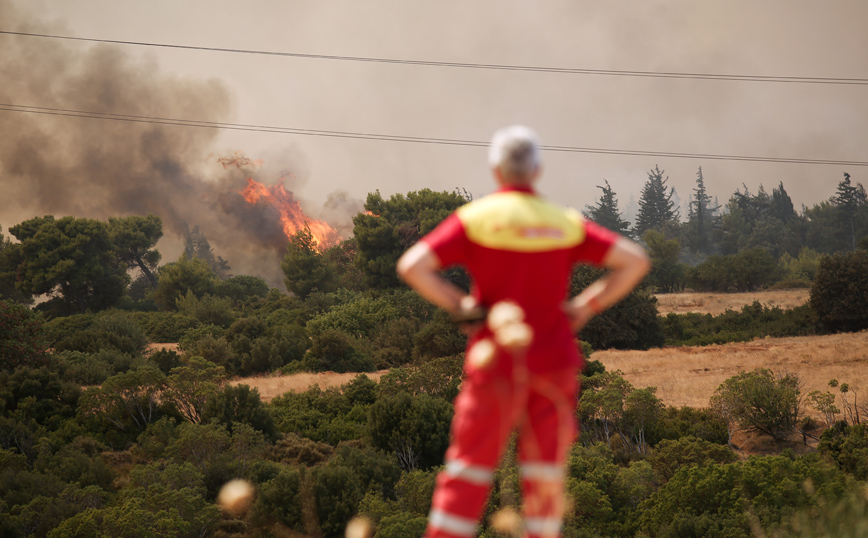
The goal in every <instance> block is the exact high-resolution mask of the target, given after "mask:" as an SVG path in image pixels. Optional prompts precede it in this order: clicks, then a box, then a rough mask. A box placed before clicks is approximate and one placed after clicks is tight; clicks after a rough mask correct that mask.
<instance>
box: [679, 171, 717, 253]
mask: <svg viewBox="0 0 868 538" xmlns="http://www.w3.org/2000/svg"><path fill="white" fill-rule="evenodd" d="M693 193H694V194H693V196H692V197H691V199H690V209H689V211H690V213H689V214H688V217H687V230H688V235H689V241H690V246H691V247H692V248H693V250H694V251H696V252H708V250H709V244H708V243H709V235H710V234H711V231H712V228H713V227H714V220H715V219H716V213H717V211H718V210H719V209H720V206H718V205H717V204H716V203H713V202H712V201H711V197H710V196H709V195H708V192H707V191H706V190H705V182H704V181H703V178H702V167H701V166H700V167H699V171H698V172H697V173H696V188H695V189H693Z"/></svg>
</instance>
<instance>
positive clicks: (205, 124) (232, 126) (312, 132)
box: [0, 103, 868, 166]
mask: <svg viewBox="0 0 868 538" xmlns="http://www.w3.org/2000/svg"><path fill="white" fill-rule="evenodd" d="M0 110H4V111H7V112H19V113H29V114H42V115H50V116H66V117H73V118H85V119H100V120H112V121H124V122H132V123H146V124H156V125H174V126H181V127H200V128H207V129H225V130H234V131H254V132H262V133H278V134H296V135H305V136H324V137H332V138H352V139H360V140H381V141H387V142H409V143H416V144H438V145H449V146H470V147H487V146H488V144H489V143H488V142H486V141H480V140H461V139H452V138H434V137H427V136H404V135H391V134H382V133H363V132H352V131H328V130H322V129H304V128H298V127H280V126H268V125H252V124H243V123H227V122H218V121H205V120H195V119H183V118H162V117H157V116H137V115H132V114H114V113H108V112H97V111H89V110H74V109H67V108H51V107H38V106H28V105H16V104H12V103H0ZM540 148H541V149H542V150H544V151H553V152H564V153H593V154H602V155H629V156H639V157H667V158H677V159H707V160H720V161H745V162H767V163H784V164H815V165H834V166H868V161H845V160H838V159H799V158H784V157H763V156H758V155H721V154H713V153H678V152H665V151H645V150H630V149H615V148H589V147H579V146H554V145H542V146H540Z"/></svg>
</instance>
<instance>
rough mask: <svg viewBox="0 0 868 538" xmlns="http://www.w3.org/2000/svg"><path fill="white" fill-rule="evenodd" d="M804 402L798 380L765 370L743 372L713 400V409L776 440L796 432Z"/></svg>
mask: <svg viewBox="0 0 868 538" xmlns="http://www.w3.org/2000/svg"><path fill="white" fill-rule="evenodd" d="M801 402H802V400H801V396H800V389H799V378H798V376H796V375H795V374H786V375H783V376H775V375H774V374H773V373H772V372H771V370H767V369H765V368H757V369H756V370H753V371H751V372H739V374H738V375H736V376H733V377H730V378H729V379H727V380H726V381H724V382H723V383H721V384H720V386H719V387H718V388H717V390H715V391H714V394H713V395H712V397H711V406H712V407H713V408H716V409H720V410H721V412H722V413H724V414H725V415H727V416H728V418H729V420H731V421H733V422H735V423H737V424H738V425H739V426H740V427H742V428H745V429H747V430H753V431H759V432H761V433H764V434H766V435H769V436H771V437H772V438H773V439H775V440H781V439H784V438H786V436H787V435H788V434H789V433H790V432H792V431H793V430H795V429H796V427H797V425H798V423H799V418H800V417H801Z"/></svg>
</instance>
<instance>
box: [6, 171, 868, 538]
mask: <svg viewBox="0 0 868 538" xmlns="http://www.w3.org/2000/svg"><path fill="white" fill-rule="evenodd" d="M845 179H846V181H845V182H842V184H840V185H839V190H838V193H837V194H836V196H835V197H833V198H832V199H830V201H828V202H824V203H823V204H820V205H818V206H815V207H814V208H811V209H806V210H804V211H803V214H802V215H799V214H797V213H796V212H795V210H794V209H793V207H792V202H791V201H790V200H789V197H788V196H787V194H786V191H785V190H784V188H783V184H780V185H779V186H778V187H777V188H775V189H774V190H773V191H772V193H771V194H770V195H769V194H766V193H765V191H764V190H763V189H762V188H760V189H759V191H758V192H757V194H750V193H748V191H747V189H746V188H745V191H744V192H743V193H742V192H736V193H735V194H734V195H733V197H732V198H731V199H730V200H729V202H728V203H727V204H726V207H725V209H724V210H723V212H722V213H721V212H720V211H721V210H720V207H719V205H718V204H717V203H716V202H715V201H712V199H711V197H710V196H709V195H708V194H707V192H706V190H705V183H704V178H703V177H702V173H701V170H700V173H699V174H698V175H697V188H696V189H695V190H694V196H693V197H691V200H690V205H689V208H690V209H689V211H688V215H687V222H685V223H681V222H679V219H678V212H677V208H676V207H675V206H674V205H673V204H672V202H673V200H674V199H675V198H674V191H673V190H672V189H670V188H667V187H666V185H665V182H666V179H665V176H664V172H663V171H661V170H659V169H658V168H656V167H655V169H654V170H652V172H651V173H650V174H649V182H651V184H650V185H649V187H648V188H647V189H646V190H645V191H643V198H642V200H641V201H640V204H641V205H643V206H647V207H645V208H644V209H643V212H642V213H641V214H642V218H641V226H637V227H636V230H635V232H636V233H637V235H638V234H639V233H641V234H642V238H641V239H642V240H644V241H645V242H646V243H647V246H648V247H649V251H650V252H651V255H652V257H653V258H654V260H655V272H654V274H652V275H651V277H650V278H649V279H648V281H647V282H645V283H644V284H643V286H641V287H640V289H639V290H637V291H636V292H635V293H633V294H631V295H630V296H629V297H628V298H626V299H625V300H624V301H623V302H622V303H620V304H619V305H618V306H617V307H615V308H613V309H611V310H610V311H607V312H606V313H605V314H603V315H602V316H599V317H598V318H595V319H594V320H593V321H592V322H591V323H590V324H589V325H588V326H587V327H586V328H585V330H584V331H583V337H584V339H585V340H586V342H585V343H584V345H583V349H584V351H585V355H586V356H588V355H590V354H591V353H592V350H593V349H607V348H620V349H647V348H649V347H656V346H661V345H664V344H668V345H705V344H711V343H723V342H729V341H740V340H749V339H752V338H756V337H764V336H791V335H804V334H818V333H821V332H823V331H827V330H843V329H853V328H860V327H861V325H859V323H861V322H860V321H858V320H860V319H862V318H860V317H859V315H860V312H862V310H864V304H866V303H868V300H866V301H860V300H859V298H860V297H861V295H859V293H860V292H861V290H862V289H863V288H864V289H868V284H866V285H865V286H861V287H860V284H859V282H861V280H858V279H859V278H861V277H860V276H859V274H865V273H866V271H865V270H863V268H862V266H861V265H859V264H861V263H862V261H861V260H862V258H861V257H860V256H862V255H861V254H858V253H857V254H852V255H847V256H843V255H835V256H832V257H821V253H829V252H831V249H833V247H834V245H837V244H838V243H840V244H841V245H843V246H842V248H852V247H853V246H854V245H859V244H860V241H862V239H860V238H863V239H864V236H865V234H866V232H868V228H866V227H865V226H866V224H865V223H866V221H865V202H864V196H862V194H860V193H861V192H863V191H860V186H859V185H853V184H852V183H850V182H849V176H846V178H845ZM601 189H602V191H603V197H602V198H601V200H600V202H599V203H598V204H596V205H595V206H589V208H588V209H589V212H590V213H591V216H592V217H594V218H596V219H599V220H600V221H605V222H603V224H604V225H608V226H612V227H614V228H618V229H619V230H620V231H629V230H628V229H627V221H626V220H624V219H622V218H621V216H620V214H619V213H618V211H617V199H616V196H615V193H614V191H612V189H611V187H610V186H609V184H608V183H606V184H605V186H604V187H601ZM466 201H467V199H466V197H465V196H463V195H460V194H458V193H436V192H432V191H429V190H423V191H418V192H412V193H408V194H407V195H406V196H404V195H395V196H392V197H391V198H389V199H384V198H383V197H382V196H380V195H379V193H375V194H371V195H370V196H369V197H368V200H367V203H366V209H367V211H368V213H366V214H360V215H358V216H357V217H356V218H355V224H356V230H355V231H356V233H355V238H354V239H350V240H347V241H343V242H342V243H340V244H338V245H336V246H333V247H331V248H328V249H324V250H321V249H319V248H318V245H315V244H314V243H313V242H312V238H311V237H310V234H309V233H308V232H307V231H306V230H302V231H301V232H300V233H299V234H297V235H296V236H295V237H293V238H292V239H291V240H290V241H288V246H287V251H286V255H285V257H284V259H283V263H282V269H283V272H284V276H285V285H286V287H287V289H288V290H290V292H292V293H290V294H287V293H283V292H281V291H280V290H277V289H269V286H268V285H267V284H266V282H264V281H263V280H262V279H259V278H256V277H252V276H247V275H237V276H230V275H229V264H228V261H227V260H225V259H223V258H221V257H220V256H218V255H217V254H216V253H214V252H213V249H212V248H211V247H210V245H209V243H208V241H207V239H206V238H205V236H204V234H203V233H202V231H201V230H199V228H198V227H195V226H194V227H193V228H192V229H191V230H189V231H188V233H187V236H186V245H185V247H186V248H185V252H184V254H183V255H182V256H181V257H180V259H178V260H176V261H174V262H171V263H168V264H165V265H162V266H159V262H160V260H161V257H160V255H159V252H157V250H156V249H155V244H156V241H157V240H158V239H159V238H160V236H161V235H162V223H161V222H160V219H159V218H157V217H155V216H152V215H151V216H147V217H124V218H112V219H109V221H108V222H107V223H105V222H100V221H96V220H92V219H77V218H72V217H64V218H60V219H55V218H54V217H51V216H46V217H40V218H35V219H30V220H28V221H25V222H23V223H21V224H19V225H17V226H13V227H12V228H11V229H10V232H11V233H12V235H13V236H15V237H16V238H17V239H18V240H19V242H18V243H12V242H11V241H9V240H6V239H4V238H3V237H0V295H2V298H0V536H4V537H7V536H8V537H12V538H19V537H21V538H23V537H57V538H61V537H69V536H72V537H78V536H81V537H99V538H102V537H105V536H121V537H124V536H130V537H134V536H135V537H137V538H139V537H148V536H154V537H156V536H159V537H204V536H212V537H220V538H228V537H238V538H241V537H251V538H253V537H257V538H264V537H266V536H274V537H278V536H299V535H303V536H314V537H321V538H331V537H339V536H343V532H344V527H345V525H346V523H347V521H348V520H349V518H351V517H352V516H354V515H356V514H363V515H365V516H367V517H368V518H370V520H371V521H372V522H373V523H374V525H375V529H376V535H375V536H376V537H377V538H388V537H412V536H421V534H422V532H423V530H424V527H425V524H426V517H427V512H428V510H429V508H430V501H431V493H432V491H433V487H434V481H435V476H436V473H437V471H438V470H439V468H440V465H441V463H442V459H443V453H444V451H445V449H446V446H447V442H448V435H449V422H450V419H451V417H452V401H453V400H454V398H455V397H456V395H457V393H458V390H459V386H460V383H461V378H462V364H463V359H464V356H463V349H464V344H465V337H464V335H462V334H461V333H460V332H459V331H458V330H457V329H456V328H455V326H454V325H453V324H452V323H450V322H449V320H448V318H447V317H446V316H445V315H444V314H443V313H442V312H441V311H439V310H437V309H436V308H434V307H432V306H431V305H429V304H428V303H427V302H426V301H424V300H423V299H421V298H420V297H419V296H418V295H417V294H415V293H414V292H412V291H409V290H407V289H406V287H403V286H402V285H400V284H399V283H398V282H397V280H396V278H395V274H394V262H395V260H396V259H397V257H398V256H400V254H401V253H402V252H403V251H404V250H405V249H406V248H407V247H408V246H410V245H411V244H413V243H414V242H415V241H417V240H418V239H419V237H421V236H422V235H423V234H424V233H426V232H428V231H430V230H431V229H433V228H434V227H435V226H436V225H437V224H438V223H439V222H441V221H442V219H443V218H445V217H446V216H447V215H448V214H449V213H450V212H451V211H452V210H454V209H455V208H456V207H458V206H460V205H461V204H463V203H465V202H466ZM640 228H641V229H640ZM841 230H845V231H847V232H848V233H847V234H843V235H842V237H843V239H841V240H838V239H833V238H834V237H835V234H837V233H839V232H840V231H841ZM835 241H837V243H835ZM862 242H863V243H864V241H862ZM830 245H832V246H830ZM834 248H837V247H834ZM862 257H864V256H862ZM688 262H689V263H690V265H693V267H692V268H691V267H688ZM131 271H132V273H130V272H131ZM854 271H855V272H854ZM860 271H861V273H859V272H860ZM137 273H138V274H137ZM857 273H859V274H857ZM601 274H602V273H601V272H600V271H597V270H594V269H591V268H587V267H583V268H579V269H577V271H576V272H575V274H574V275H573V278H572V282H571V293H578V292H579V291H580V290H581V289H583V288H584V287H585V286H587V285H588V284H589V283H590V282H591V281H593V280H594V279H596V278H598V277H599V276H600V275H601ZM131 275H136V278H131ZM854 275H856V276H854ZM446 276H447V277H448V278H450V279H452V280H453V281H454V282H456V283H457V284H459V285H462V286H466V285H467V284H468V282H467V277H466V275H464V274H463V273H461V272H460V271H454V270H453V271H450V272H447V273H446ZM781 279H785V280H789V281H801V282H808V285H810V281H811V280H813V281H814V284H813V286H814V288H813V289H812V302H811V305H810V306H804V307H799V308H795V309H792V310H781V309H779V308H770V307H767V306H763V305H760V304H758V303H754V304H753V305H748V306H745V307H744V308H742V309H741V310H740V311H738V312H736V311H727V312H725V313H723V314H721V315H718V316H710V315H699V314H686V315H675V314H670V315H668V316H665V317H664V316H659V315H658V313H657V304H656V299H655V298H654V296H653V294H652V293H651V292H652V291H653V290H655V289H656V290H657V291H658V292H659V291H677V290H680V289H682V288H684V287H685V286H693V287H696V288H702V289H713V288H715V287H717V288H719V289H724V290H739V289H755V288H761V287H767V286H770V285H773V284H774V282H776V281H780V280H781ZM852 282H856V284H851V283H852ZM848 285H849V286H851V287H848ZM852 286H856V287H852ZM43 294H49V295H47V297H50V299H49V300H47V301H44V302H42V303H41V304H39V306H38V307H37V309H36V310H38V311H41V312H34V311H33V310H31V309H29V308H27V307H26V306H22V304H25V305H26V304H28V302H29V301H31V297H32V296H33V295H43ZM860 309H861V310H860ZM839 312H846V314H839ZM854 312H855V314H854ZM836 316H837V317H836ZM853 320H857V321H855V322H854V321H853ZM156 342H172V343H175V342H177V343H178V345H179V347H178V349H177V350H174V349H171V350H162V351H153V350H149V349H148V347H147V344H148V343H156ZM588 344H590V345H588ZM375 370H388V372H387V373H384V374H382V375H381V377H380V380H379V382H375V381H373V380H372V379H370V378H368V377H367V376H366V375H364V374H359V375H357V376H356V377H355V378H354V379H352V381H350V382H349V383H347V384H345V385H343V386H341V387H337V388H320V387H319V386H316V385H314V386H313V387H311V388H309V389H308V390H305V391H302V392H287V393H285V394H283V395H282V396H279V397H276V398H274V399H273V400H271V401H268V402H266V401H263V399H262V398H261V396H260V394H259V392H258V391H257V390H255V389H253V388H251V387H250V386H248V385H247V384H245V383H243V382H239V381H238V380H237V376H249V375H258V374H268V373H272V372H282V373H292V372H317V371H336V372H372V371H375ZM582 386H583V398H582V400H581V405H580V407H579V409H578V410H577V414H576V420H577V422H578V423H579V424H580V425H581V429H582V432H583V434H582V437H581V439H580V442H579V443H576V444H575V445H574V446H573V448H572V450H571V452H570V455H569V458H568V467H567V468H568V479H567V489H568V493H569V496H570V499H571V507H572V508H571V510H569V511H568V514H567V518H566V521H565V527H564V535H565V536H569V537H575V538H579V537H624V538H626V537H637V538H638V537H642V538H650V537H674V536H721V537H748V536H751V535H752V533H754V532H756V529H763V530H764V532H766V533H767V534H768V535H774V536H778V535H780V536H786V535H799V534H797V532H803V531H801V530H798V529H806V528H808V526H810V527H811V528H813V529H819V530H817V533H819V534H822V532H823V529H831V528H833V527H834V526H835V525H839V526H842V525H843V523H842V522H848V521H858V518H859V517H864V514H865V513H866V511H868V502H866V501H865V497H864V496H860V493H859V492H860V488H864V487H865V481H866V480H868V466H866V464H865V462H866V461H868V435H866V429H865V425H864V424H861V423H860V422H862V421H864V418H862V419H861V420H860V413H861V416H862V417H864V416H865V413H866V410H865V409H864V404H863V403H862V402H861V400H858V405H857V400H856V395H855V394H854V393H853V392H852V391H851V390H850V387H849V386H848V385H847V384H846V383H838V381H837V380H832V381H831V382H830V389H833V391H834V392H832V391H826V392H823V393H821V392H819V391H814V392H812V393H810V394H808V395H802V394H801V393H800V386H799V382H798V379H797V378H795V377H794V376H792V375H788V374H786V373H785V372H771V371H768V370H758V371H753V372H743V373H741V374H739V375H738V376H735V377H733V378H731V379H728V380H726V381H725V382H724V383H722V384H721V385H720V387H719V388H718V391H717V393H716V395H715V398H714V399H713V401H712V403H713V405H712V406H711V407H710V408H707V409H692V408H673V407H667V406H666V405H664V404H663V402H662V401H661V400H660V398H659V397H658V395H657V389H656V388H655V387H634V386H632V385H631V384H630V383H629V382H627V381H626V380H625V379H624V377H623V375H622V374H621V373H620V372H610V371H606V369H605V368H604V367H603V365H602V364H600V363H599V362H597V361H593V360H591V361H590V362H589V364H588V368H587V369H586V371H585V373H584V377H583V379H582ZM860 396H861V394H860ZM806 404H807V405H809V406H811V407H812V408H813V409H814V410H815V411H817V412H818V413H820V414H821V415H822V416H823V420H824V422H825V425H826V426H827V427H828V429H827V430H826V431H825V432H824V433H823V434H822V439H821V441H820V445H819V450H818V451H817V452H815V453H808V454H806V455H803V456H796V455H795V454H794V453H793V452H792V451H784V452H783V453H781V454H780V455H776V456H757V457H752V458H750V459H747V460H744V459H743V458H740V457H738V455H737V453H736V452H734V451H733V449H732V448H731V447H730V446H729V445H730V443H731V442H732V434H733V432H734V430H735V429H736V428H744V429H754V430H758V431H760V432H764V433H766V434H768V435H770V436H771V437H773V438H778V439H784V438H789V436H790V435H793V434H794V432H802V433H803V434H805V435H807V433H808V426H809V424H808V423H806V422H805V421H804V420H803V417H804V415H805V408H804V405H806ZM516 460H517V455H516V452H515V447H514V446H512V447H510V449H509V450H508V451H507V454H506V456H505V457H504V460H503V464H502V466H501V468H500V469H498V471H497V473H496V480H495V485H494V489H493V492H492V495H491V498H490V499H489V504H488V507H487V509H486V513H485V518H484V520H483V521H482V524H481V526H480V536H484V537H485V538H493V536H494V535H495V533H494V530H493V529H492V528H491V526H490V521H491V517H492V516H493V514H494V513H495V511H496V510H497V509H499V508H502V507H520V503H521V501H520V493H519V492H520V480H519V477H518V471H517V463H516ZM232 478H244V479H247V480H249V481H250V482H252V483H253V484H254V486H255V488H256V492H257V495H256V499H255V502H254V504H253V506H252V508H251V510H250V511H249V512H248V513H247V514H236V515H231V514H228V513H223V512H221V510H220V509H219V508H218V506H217V505H216V495H217V492H218V491H219V488H220V486H221V485H222V484H223V483H225V482H226V481H227V480H230V479H232ZM833 510H834V511H836V512H834V514H837V515H834V514H832V512H831V511H833ZM803 514H809V515H810V518H809V519H808V520H805V519H804V518H803V517H802V515H803ZM800 517H802V519H800ZM846 518H851V519H849V520H848V519H846ZM794 529H796V530H794ZM805 532H807V531H805ZM804 535H805V536H807V535H809V534H804Z"/></svg>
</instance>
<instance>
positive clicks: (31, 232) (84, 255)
mask: <svg viewBox="0 0 868 538" xmlns="http://www.w3.org/2000/svg"><path fill="white" fill-rule="evenodd" d="M9 231H10V233H12V235H14V236H15V237H17V238H18V240H19V241H21V256H22V262H21V264H20V265H19V266H18V274H19V279H18V284H17V286H18V288H19V289H20V290H22V291H24V292H25V293H32V294H37V295H43V294H49V293H53V292H55V291H59V292H60V298H59V305H58V306H59V308H60V310H61V312H62V313H65V314H71V313H74V312H79V313H82V314H83V313H85V312H86V311H87V310H88V309H91V310H101V309H104V308H108V307H110V306H112V305H114V304H116V303H117V301H118V300H119V299H120V298H121V296H122V295H123V292H124V289H125V288H126V285H127V282H128V281H129V277H128V276H127V274H126V267H124V266H123V264H121V263H120V261H119V260H118V258H117V256H116V254H115V250H114V245H113V244H112V242H111V237H110V235H109V232H108V229H107V227H106V225H105V224H104V223H102V222H100V221H97V220H93V219H84V218H80V219H77V218H74V217H64V218H61V219H59V220H55V218H54V217H52V216H47V217H36V218H33V219H30V220H28V221H25V222H22V223H21V224H18V225H16V226H13V227H12V228H10V229H9Z"/></svg>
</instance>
